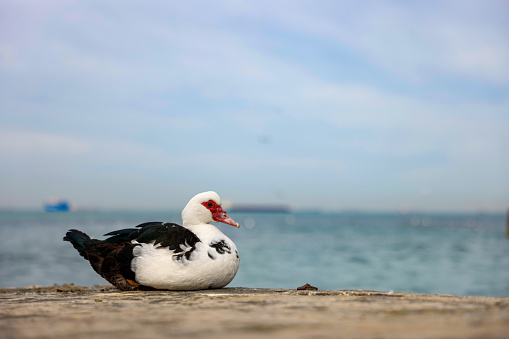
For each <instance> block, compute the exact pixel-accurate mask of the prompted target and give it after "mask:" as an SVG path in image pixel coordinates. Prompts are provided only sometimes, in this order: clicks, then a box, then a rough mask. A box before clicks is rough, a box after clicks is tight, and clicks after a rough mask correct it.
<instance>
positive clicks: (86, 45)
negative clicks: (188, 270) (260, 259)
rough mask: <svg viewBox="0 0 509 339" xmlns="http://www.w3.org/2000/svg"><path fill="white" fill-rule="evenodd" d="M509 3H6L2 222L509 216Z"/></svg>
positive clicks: (0, 41)
mask: <svg viewBox="0 0 509 339" xmlns="http://www.w3.org/2000/svg"><path fill="white" fill-rule="evenodd" d="M507 17H509V2H508V1H489V0H483V1H322V0H313V1H299V0H297V1H286V0H278V1H265V0H260V1H249V2H248V1H235V0H218V1H192V0H190V1H114V0H113V1H70V0H62V1H59V0H48V1H44V2H41V1H23V0H21V1H20V0H16V1H14V0H0V164H1V165H0V208H3V209H12V208H14V209H40V208H41V206H42V203H43V201H44V200H45V199H47V198H48V197H50V196H54V197H61V198H65V199H69V200H70V201H72V202H73V203H75V204H76V205H77V206H78V207H81V208H101V209H142V210H160V209H181V208H183V207H184V206H185V204H186V203H187V201H188V200H189V199H190V198H191V197H192V196H194V195H195V194H197V193H199V192H203V191H208V190H214V191H216V192H218V193H219V195H220V196H221V197H222V199H223V200H226V201H230V202H233V203H238V204H287V205H289V206H291V207H292V208H295V209H320V210H328V211H351V210H358V211H388V212H394V211H400V212H406V211H437V212H447V211H451V212H452V211H453V212H473V213H478V212H505V211H506V210H507V208H509V21H508V20H507Z"/></svg>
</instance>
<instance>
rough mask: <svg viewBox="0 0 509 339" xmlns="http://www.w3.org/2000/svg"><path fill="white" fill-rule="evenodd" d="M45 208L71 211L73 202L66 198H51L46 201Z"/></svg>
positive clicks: (48, 210) (49, 210)
mask: <svg viewBox="0 0 509 339" xmlns="http://www.w3.org/2000/svg"><path fill="white" fill-rule="evenodd" d="M44 210H45V211H46V212H69V211H70V210H71V204H70V203H69V202H68V201H66V200H53V199H51V200H49V201H47V202H45V203H44Z"/></svg>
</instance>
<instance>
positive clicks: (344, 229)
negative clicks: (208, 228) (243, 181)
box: [0, 212, 509, 297]
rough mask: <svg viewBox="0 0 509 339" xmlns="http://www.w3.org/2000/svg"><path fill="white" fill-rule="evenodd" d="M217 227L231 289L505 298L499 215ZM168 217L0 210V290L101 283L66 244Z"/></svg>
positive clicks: (508, 266) (335, 217) (261, 219)
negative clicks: (72, 235)
mask: <svg viewBox="0 0 509 339" xmlns="http://www.w3.org/2000/svg"><path fill="white" fill-rule="evenodd" d="M230 216H231V217H232V218H233V219H234V220H236V221H237V222H239V223H240V226H241V227H240V229H236V228H234V227H231V226H229V225H224V224H218V227H219V228H220V229H221V230H222V231H223V232H224V233H225V234H226V235H227V236H228V237H229V238H230V239H232V240H233V241H234V242H235V243H236V244H237V247H238V249H239V252H240V269H239V272H238V273H237V276H236V278H235V279H234V280H233V281H232V282H231V283H230V285H229V286H242V287H272V288H297V287H298V286H301V285H304V284H306V283H309V284H311V285H313V286H316V287H318V288H319V289H372V290H380V291H391V290H392V291H401V292H423V293H442V294H454V295H482V296H494V297H509V239H508V238H506V233H505V232H506V231H505V215H503V214H489V215H467V214H454V215H453V214H412V215H408V214H407V215H399V214H374V213H371V214H369V213H366V214H362V213H340V214H327V213H313V214H312V213H309V214H306V213H280V214H279V213H252V214H245V213H230ZM146 221H170V222H177V223H180V215H179V213H172V212H74V213H43V212H0V287H13V286H27V285H53V284H55V283H56V284H63V283H75V284H78V285H86V286H89V285H94V284H106V283H107V282H106V281H105V280H103V279H102V278H101V277H100V276H99V275H97V274H96V273H95V272H94V271H93V270H92V268H91V267H90V265H89V264H88V262H87V261H85V260H84V259H83V258H82V257H80V256H79V255H78V253H77V251H76V250H75V249H74V248H73V247H72V245H71V244H70V243H68V242H64V241H62V238H63V236H64V235H65V232H66V231H67V230H68V229H71V228H75V229H79V230H82V231H84V232H86V233H87V234H89V235H90V236H92V237H94V238H98V239H101V238H103V237H102V235H103V234H105V233H107V232H109V231H112V230H117V229H122V228H129V227H133V226H136V225H137V224H140V223H142V222H146Z"/></svg>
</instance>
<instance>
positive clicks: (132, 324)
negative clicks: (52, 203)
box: [0, 285, 509, 339]
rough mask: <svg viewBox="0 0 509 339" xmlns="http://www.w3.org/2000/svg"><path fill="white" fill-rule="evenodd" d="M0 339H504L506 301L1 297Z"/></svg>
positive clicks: (81, 294)
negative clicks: (227, 338) (226, 338)
mask: <svg viewBox="0 0 509 339" xmlns="http://www.w3.org/2000/svg"><path fill="white" fill-rule="evenodd" d="M0 300H1V301H0V303H1V306H0V337H1V338H120V337H122V338H225V337H229V338H260V337H261V338H441V339H442V338H508V337H509V298H488V297H457V296H447V295H429V294H412V293H390V292H389V293H388V292H377V291H365V290H338V291H296V290H277V289H252V288H225V289H221V290H208V291H196V292H170V291H156V292H121V291H118V290H116V289H114V288H112V287H102V290H101V289H100V288H91V289H89V288H86V287H79V286H74V285H64V286H54V287H49V288H25V289H23V288H17V289H3V290H0Z"/></svg>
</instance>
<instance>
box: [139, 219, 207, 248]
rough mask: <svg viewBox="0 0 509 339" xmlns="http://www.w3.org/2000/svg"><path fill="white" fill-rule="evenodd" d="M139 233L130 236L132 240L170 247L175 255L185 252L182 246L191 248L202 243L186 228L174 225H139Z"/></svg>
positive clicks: (151, 223) (162, 223)
mask: <svg viewBox="0 0 509 339" xmlns="http://www.w3.org/2000/svg"><path fill="white" fill-rule="evenodd" d="M137 227H141V228H140V229H139V230H137V232H133V233H131V235H130V239H131V240H136V241H137V242H141V243H150V242H154V245H160V246H161V247H168V248H169V249H170V250H172V251H174V252H175V253H180V252H182V251H183V249H182V248H181V245H185V246H186V247H187V246H191V247H194V245H195V244H196V243H197V242H199V241H200V238H198V237H197V236H196V234H194V233H193V232H191V231H190V230H188V229H187V228H185V227H182V226H180V225H177V224H173V223H165V222H149V223H144V224H141V225H138V226H137Z"/></svg>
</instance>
